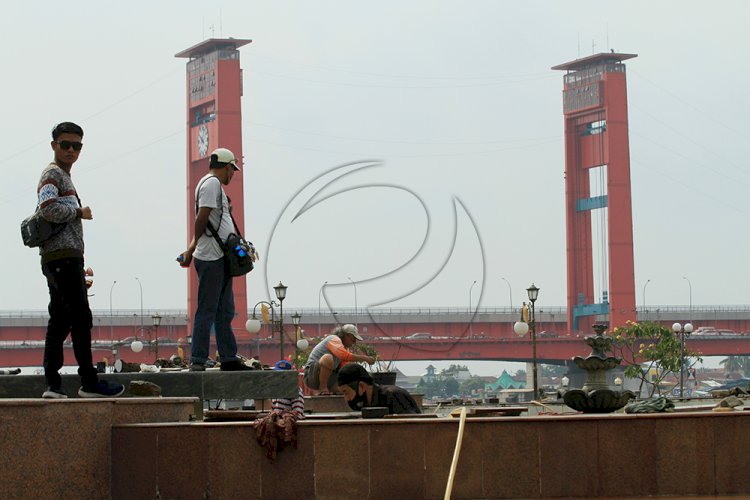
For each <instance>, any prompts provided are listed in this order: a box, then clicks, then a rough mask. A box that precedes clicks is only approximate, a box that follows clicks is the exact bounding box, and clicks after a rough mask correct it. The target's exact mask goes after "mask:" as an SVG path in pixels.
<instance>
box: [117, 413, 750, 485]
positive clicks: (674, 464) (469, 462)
mask: <svg viewBox="0 0 750 500" xmlns="http://www.w3.org/2000/svg"><path fill="white" fill-rule="evenodd" d="M457 431H458V419H452V420H447V419H406V420H401V419H398V420H377V421H373V420H356V421H347V420H343V421H312V420H307V421H304V422H301V423H300V424H299V426H298V440H299V443H298V448H297V449H293V448H289V449H285V450H283V451H281V452H280V453H279V455H278V458H277V460H276V462H275V463H271V462H270V461H269V460H268V459H267V458H266V457H265V455H264V450H263V449H262V448H261V447H260V446H259V445H258V444H257V443H256V441H255V434H254V429H253V427H252V424H250V423H213V424H208V423H191V424H170V425H158V424H149V425H123V426H116V427H115V428H114V429H113V437H112V442H113V449H112V454H113V456H112V464H113V469H112V495H113V498H115V499H120V498H122V499H125V498H127V499H130V498H153V497H155V495H156V493H157V492H158V494H159V495H160V498H180V499H191V498H196V499H201V498H205V497H206V495H208V496H210V498H243V499H244V498H277V497H293V498H330V499H333V498H342V499H351V498H358V499H364V498H372V499H380V498H396V499H399V498H410V499H411V498H436V499H437V498H443V495H444V492H445V487H446V482H447V478H448V474H449V470H450V463H451V459H452V457H453V449H454V445H455V441H456V436H457ZM144 450H149V452H144ZM747 450H750V412H741V411H735V412H731V413H711V412H706V413H680V414H658V415H619V414H618V415H605V416H588V415H587V416H584V415H575V416H544V417H528V418H519V417H510V418H483V419H478V418H477V419H468V420H467V423H466V428H465V434H464V438H463V446H462V449H461V455H460V461H459V465H458V469H457V473H456V477H455V482H454V486H453V496H452V498H539V497H578V498H596V497H642V496H649V495H661V496H674V497H682V496H687V495H698V496H701V495H702V496H721V495H739V494H748V493H750V480H748V479H747V478H748V476H747V474H746V471H745V469H746V464H747V459H746V456H747ZM133 478H138V481H134V480H133Z"/></svg>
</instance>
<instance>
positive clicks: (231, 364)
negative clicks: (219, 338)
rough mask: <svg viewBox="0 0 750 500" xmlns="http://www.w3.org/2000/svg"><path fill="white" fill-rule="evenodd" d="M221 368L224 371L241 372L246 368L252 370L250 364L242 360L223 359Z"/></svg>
mask: <svg viewBox="0 0 750 500" xmlns="http://www.w3.org/2000/svg"><path fill="white" fill-rule="evenodd" d="M219 369H220V370H221V371H223V372H239V371H245V370H252V368H250V367H249V366H247V365H246V364H244V363H242V362H240V361H223V362H222V363H221V364H220V365H219Z"/></svg>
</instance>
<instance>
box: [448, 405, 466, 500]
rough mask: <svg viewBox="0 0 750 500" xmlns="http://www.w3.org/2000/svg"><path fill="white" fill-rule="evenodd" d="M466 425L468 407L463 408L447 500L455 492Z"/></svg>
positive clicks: (449, 478) (449, 476)
mask: <svg viewBox="0 0 750 500" xmlns="http://www.w3.org/2000/svg"><path fill="white" fill-rule="evenodd" d="M465 424H466V407H465V406H464V407H463V408H461V420H460V422H459V423H458V437H457V438H456V449H455V450H454V451H453V461H452V462H451V472H450V474H449V475H448V486H446V488H445V497H443V498H444V499H445V500H450V498H451V492H452V491H453V480H454V479H455V477H456V467H458V455H459V454H460V453H461V442H462V441H463V439H464V425H465Z"/></svg>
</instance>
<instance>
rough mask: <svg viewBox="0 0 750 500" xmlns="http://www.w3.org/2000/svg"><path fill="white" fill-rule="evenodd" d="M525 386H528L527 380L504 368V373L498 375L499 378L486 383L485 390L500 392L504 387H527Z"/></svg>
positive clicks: (486, 391)
mask: <svg viewBox="0 0 750 500" xmlns="http://www.w3.org/2000/svg"><path fill="white" fill-rule="evenodd" d="M525 388H526V380H519V379H516V378H514V377H513V376H512V375H511V374H510V373H508V372H507V371H506V370H503V373H501V374H500V376H499V377H497V379H496V380H495V381H494V382H492V383H489V384H485V386H484V392H485V393H492V392H498V391H501V390H504V389H525Z"/></svg>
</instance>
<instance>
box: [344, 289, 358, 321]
mask: <svg viewBox="0 0 750 500" xmlns="http://www.w3.org/2000/svg"><path fill="white" fill-rule="evenodd" d="M346 279H348V280H349V281H351V283H352V285H353V286H354V324H355V325H356V326H357V330H359V313H358V308H357V284H356V283H355V282H354V280H352V278H351V277H349V276H347V277H346Z"/></svg>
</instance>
